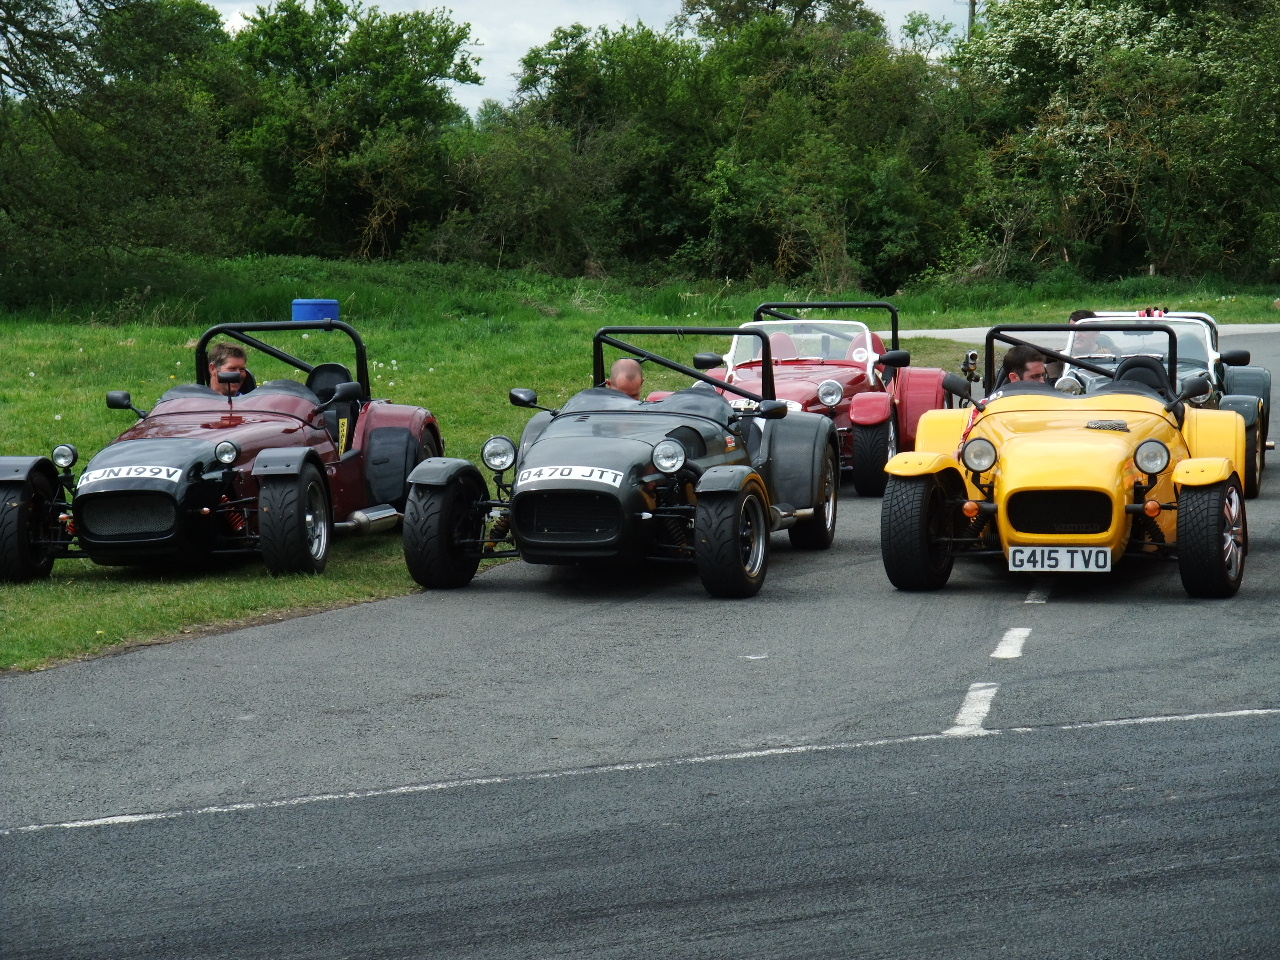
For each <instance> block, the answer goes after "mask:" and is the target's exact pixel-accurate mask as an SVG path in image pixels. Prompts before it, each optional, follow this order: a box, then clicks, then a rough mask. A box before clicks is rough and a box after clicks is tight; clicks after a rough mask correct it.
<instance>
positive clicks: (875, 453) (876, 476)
mask: <svg viewBox="0 0 1280 960" xmlns="http://www.w3.org/2000/svg"><path fill="white" fill-rule="evenodd" d="M852 432H853V470H852V473H853V489H854V490H856V491H857V492H858V496H860V497H878V496H881V495H882V494H883V493H884V488H885V484H886V483H887V482H888V474H886V473H885V472H884V465H885V464H886V463H888V462H889V459H890V458H891V457H892V456H894V454H896V453H897V452H898V427H897V424H896V423H895V422H894V419H893V414H890V415H889V419H888V420H886V421H884V422H883V423H877V424H872V425H870V426H868V425H867V424H861V423H855V424H854V425H853V427H852Z"/></svg>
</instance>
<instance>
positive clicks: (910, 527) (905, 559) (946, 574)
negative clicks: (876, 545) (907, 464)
mask: <svg viewBox="0 0 1280 960" xmlns="http://www.w3.org/2000/svg"><path fill="white" fill-rule="evenodd" d="M947 499H948V498H947V491H946V488H945V486H944V485H943V482H942V480H941V479H939V478H938V477H936V476H934V475H933V474H927V475H925V476H923V477H890V478H889V482H888V485H887V488H886V489H885V493H884V502H883V503H882V504H881V505H880V558H881V560H882V561H883V562H884V572H885V573H886V574H887V575H888V577H889V582H890V583H892V584H893V585H894V586H895V587H897V588H898V589H899V590H938V589H941V588H942V587H943V586H945V585H946V582H947V580H949V579H950V578H951V565H952V563H953V561H954V559H955V553H954V550H955V547H954V543H953V539H954V532H955V531H954V520H955V518H954V516H953V513H952V510H951V507H950V506H949V505H948V503H947Z"/></svg>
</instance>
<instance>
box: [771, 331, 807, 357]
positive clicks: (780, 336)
mask: <svg viewBox="0 0 1280 960" xmlns="http://www.w3.org/2000/svg"><path fill="white" fill-rule="evenodd" d="M769 349H770V350H772V351H773V359H775V360H795V359H796V358H798V357H799V356H800V354H799V353H798V352H797V351H796V342H795V341H794V340H792V339H791V334H789V333H771V334H770V335H769Z"/></svg>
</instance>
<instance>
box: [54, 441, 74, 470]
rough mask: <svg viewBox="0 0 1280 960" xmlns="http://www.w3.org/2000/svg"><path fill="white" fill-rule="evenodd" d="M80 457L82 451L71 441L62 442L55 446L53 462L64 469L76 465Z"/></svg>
mask: <svg viewBox="0 0 1280 960" xmlns="http://www.w3.org/2000/svg"><path fill="white" fill-rule="evenodd" d="M79 459H80V451H79V450H77V449H76V448H75V447H73V446H72V445H71V444H69V443H60V444H58V445H57V446H56V447H54V448H53V462H54V463H56V464H57V465H58V466H59V467H60V468H61V469H63V470H66V469H67V468H68V467H74V466H75V465H76V461H77V460H79Z"/></svg>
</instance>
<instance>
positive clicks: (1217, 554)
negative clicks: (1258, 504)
mask: <svg viewBox="0 0 1280 960" xmlns="http://www.w3.org/2000/svg"><path fill="white" fill-rule="evenodd" d="M1248 552H1249V526H1248V521H1247V519H1246V517H1245V510H1244V499H1243V497H1242V496H1241V493H1240V484H1239V482H1238V481H1237V480H1235V479H1234V478H1232V479H1231V480H1224V481H1222V482H1221V483H1215V484H1212V485H1211V486H1207V487H1183V488H1182V492H1181V493H1180V494H1179V495H1178V573H1179V574H1180V575H1181V576H1182V587H1183V589H1184V590H1186V591H1187V593H1188V594H1189V595H1190V596H1193V597H1213V598H1222V597H1231V596H1235V593H1236V591H1237V590H1239V589H1240V581H1241V580H1242V579H1243V578H1244V560H1245V555H1246V554H1247V553H1248Z"/></svg>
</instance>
